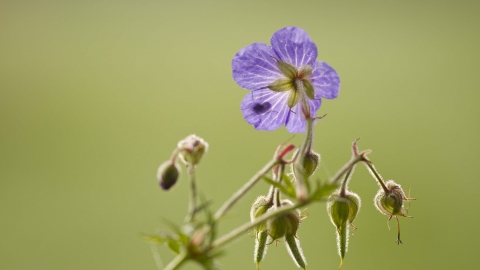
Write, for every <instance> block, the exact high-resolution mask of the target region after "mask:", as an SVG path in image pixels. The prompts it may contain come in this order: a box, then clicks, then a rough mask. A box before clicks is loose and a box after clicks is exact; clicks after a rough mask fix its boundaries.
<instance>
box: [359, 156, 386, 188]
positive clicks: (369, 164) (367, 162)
mask: <svg viewBox="0 0 480 270" xmlns="http://www.w3.org/2000/svg"><path fill="white" fill-rule="evenodd" d="M364 163H365V165H366V166H367V168H368V171H369V172H370V173H371V174H372V176H373V178H375V179H376V180H377V182H378V184H379V185H380V186H381V187H382V189H383V191H385V193H388V192H389V190H388V188H387V186H385V183H384V182H383V179H382V177H381V176H380V174H379V173H378V172H377V169H375V167H374V166H373V163H372V162H371V161H370V160H368V159H367V160H364Z"/></svg>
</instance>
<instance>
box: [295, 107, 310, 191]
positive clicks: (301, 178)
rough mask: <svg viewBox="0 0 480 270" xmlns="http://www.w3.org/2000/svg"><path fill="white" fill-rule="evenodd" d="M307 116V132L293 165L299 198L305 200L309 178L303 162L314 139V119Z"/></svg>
mask: <svg viewBox="0 0 480 270" xmlns="http://www.w3.org/2000/svg"><path fill="white" fill-rule="evenodd" d="M305 117H306V119H305V120H306V122H307V132H306V133H305V137H304V138H303V142H302V145H301V146H300V149H299V150H298V154H297V157H296V160H295V163H294V166H293V169H294V172H295V180H296V183H297V194H298V196H297V197H298V199H299V200H304V199H306V197H307V194H308V187H307V184H308V183H307V178H306V175H305V168H304V167H303V163H304V160H305V154H306V152H307V151H309V149H310V147H311V146H312V141H313V119H312V118H311V117H310V116H309V115H308V116H307V115H306V116H305Z"/></svg>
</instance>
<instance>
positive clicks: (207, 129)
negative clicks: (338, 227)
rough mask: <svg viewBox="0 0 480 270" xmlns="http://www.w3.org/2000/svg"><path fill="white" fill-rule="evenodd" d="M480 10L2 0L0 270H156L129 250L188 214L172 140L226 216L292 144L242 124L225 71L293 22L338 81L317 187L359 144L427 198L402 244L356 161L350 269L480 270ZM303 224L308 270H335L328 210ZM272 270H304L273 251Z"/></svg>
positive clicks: (235, 218) (414, 209)
mask: <svg viewBox="0 0 480 270" xmlns="http://www.w3.org/2000/svg"><path fill="white" fill-rule="evenodd" d="M479 14H480V2H479V1H293V2H292V1H252V0H244V1H217V0H210V1H207V0H201V1H159V0H156V1H153V0H137V1H102V0H95V1H21V0H20V1H0V124H1V125H0V269H12V270H13V269H116V270H119V269H152V270H153V269H157V268H156V266H155V263H154V260H153V257H152V254H151V251H150V248H149V246H148V245H147V244H145V243H144V242H142V240H140V239H139V237H138V236H139V234H140V233H154V232H156V231H157V230H158V228H166V226H165V224H164V223H163V222H162V219H163V218H167V219H169V220H171V221H173V222H177V223H180V222H181V221H182V220H183V218H184V216H185V214H186V209H187V203H188V202H187V197H188V181H187V178H186V173H185V171H184V172H183V175H182V178H181V179H180V181H179V182H178V183H177V185H176V186H175V188H174V189H172V190H171V191H170V192H164V191H162V190H160V188H159V187H158V185H157V182H156V177H155V175H156V170H157V167H158V165H159V164H160V163H161V162H163V161H164V160H166V159H167V158H168V157H169V156H170V154H171V152H172V150H173V149H174V147H175V146H176V143H177V142H178V141H179V140H180V139H182V138H184V137H185V136H187V135H189V134H191V133H196V134H197V135H199V136H201V137H203V138H205V140H207V141H208V142H209V143H210V151H209V152H208V154H207V155H206V157H205V158H204V160H202V163H201V166H200V167H199V168H198V170H197V175H198V178H199V182H200V183H199V185H200V189H201V190H202V191H203V192H204V194H205V195H206V196H207V197H208V198H211V199H213V201H214V209H217V208H218V207H219V206H220V205H221V203H222V202H223V201H224V200H226V198H228V197H229V196H230V195H231V194H232V193H233V192H234V191H235V190H236V189H237V188H238V187H240V186H241V185H242V184H243V183H244V182H245V181H246V180H247V179H249V178H250V177H251V176H252V175H253V174H254V173H255V172H256V171H257V170H258V169H260V168H261V167H262V166H263V165H264V164H265V163H266V162H267V161H268V160H269V159H270V158H271V156H272V154H273V151H274V150H275V148H276V147H277V145H278V144H280V143H282V142H284V141H285V140H286V139H288V138H289V137H290V136H291V135H290V134H289V133H287V132H286V130H285V128H281V129H279V130H276V131H274V132H264V131H256V130H254V129H253V127H252V126H250V125H248V124H247V123H246V122H245V121H244V120H243V117H242V114H241V112H240V110H239V106H240V101H241V100H242V98H243V97H244V95H245V94H246V93H247V91H245V90H243V89H241V88H240V87H239V86H237V85H236V84H235V82H234V81H233V79H232V76H231V66H230V63H231V59H232V57H233V56H234V54H235V53H236V52H237V51H238V50H240V49H241V48H243V47H245V46H247V45H248V44H250V43H253V42H265V43H269V41H270V37H271V35H272V34H273V33H274V32H275V31H276V30H278V29H280V28H283V27H285V26H290V25H294V26H299V27H302V28H303V29H305V30H306V31H307V32H308V33H309V34H310V36H311V38H312V39H313V40H314V41H315V42H316V44H317V46H318V51H319V56H318V59H319V60H323V61H326V62H328V63H329V64H330V65H332V66H333V67H334V68H335V69H336V70H337V71H338V73H339V75H340V78H341V81H342V86H341V90H340V96H339V98H338V99H336V100H324V102H323V105H322V108H321V109H320V111H319V112H318V114H319V115H322V114H324V113H328V117H327V118H326V119H324V120H322V121H321V122H320V123H319V124H317V125H316V128H315V132H316V142H315V149H316V150H317V151H318V152H320V153H321V154H322V166H321V168H320V169H319V170H318V171H317V174H316V176H317V177H319V178H321V179H326V178H327V177H330V176H332V175H333V174H334V173H335V171H336V170H337V169H338V168H340V167H341V166H342V165H343V164H344V163H345V162H346V161H347V160H348V159H349V157H350V143H351V142H352V141H353V140H354V139H356V138H358V137H361V138H362V139H361V141H360V142H359V146H360V148H361V149H367V148H369V149H372V150H373V153H372V154H371V155H370V158H371V159H372V161H374V162H375V165H376V167H377V168H378V169H379V171H380V173H381V174H382V175H383V176H384V177H385V178H386V179H395V180H396V181H397V182H399V183H400V184H402V186H403V187H404V188H405V190H406V192H408V190H410V189H411V196H412V197H416V198H417V201H415V202H412V203H411V208H410V211H409V214H411V215H413V216H414V219H401V225H402V235H403V237H402V239H403V242H404V244H403V245H401V246H397V245H396V244H395V242H394V240H395V238H396V224H395V222H394V221H391V222H390V226H391V227H392V228H391V230H390V231H389V230H388V228H387V224H386V219H387V218H386V216H382V215H381V214H380V213H379V212H377V210H376V209H375V208H374V206H373V203H372V199H373V196H374V195H375V193H376V191H377V188H378V187H377V185H376V183H375V182H374V181H373V179H372V178H371V177H370V176H369V174H368V173H367V171H366V169H365V168H364V167H363V166H359V167H358V168H357V170H356V173H355V175H354V178H353V181H352V183H351V185H350V187H351V189H352V190H354V191H355V192H357V193H358V194H359V195H360V196H361V197H362V199H363V206H362V209H361V211H360V214H359V216H358V218H357V220H356V223H355V225H356V226H357V227H358V228H359V229H358V231H357V232H355V234H354V236H353V237H351V242H350V246H349V252H348V253H347V256H346V262H345V265H344V269H384V268H385V267H388V268H389V269H392V270H394V269H402V270H403V269H472V267H474V265H477V264H478V259H477V258H476V256H478V255H477V253H478V251H479V250H480V244H479V240H480V237H479V233H478V229H477V228H476V227H477V226H476V225H477V224H479V222H480V214H479V211H478V209H477V208H476V206H477V205H478V204H479V199H478V197H479V196H478V194H477V193H478V190H479V188H480V183H479V177H478V168H475V167H476V166H478V162H479V155H478V153H479V152H480V143H479V135H480V128H479V119H480V107H479V102H480V91H479V90H480V79H479V77H480V76H479V71H480V67H479V62H480V53H479V49H480V30H479V26H480V16H479ZM301 138H302V137H301V136H296V137H295V138H294V139H293V142H294V143H295V144H297V145H298V144H299V142H300V141H301ZM267 188H268V187H267V185H266V184H265V183H260V184H259V185H258V186H257V187H256V188H255V189H254V191H253V192H252V193H251V194H249V196H247V197H246V198H245V199H244V200H242V201H241V202H240V203H239V204H238V205H236V207H235V208H234V209H233V211H232V213H231V214H230V215H229V219H227V220H226V221H225V223H223V225H222V226H221V232H223V233H225V232H227V230H229V229H232V228H234V227H235V226H237V225H239V224H242V223H243V222H245V221H246V220H247V219H248V212H249V209H250V204H251V203H252V202H253V200H254V198H255V197H256V196H257V195H259V194H262V193H265V192H266V190H267ZM307 212H308V214H309V217H308V218H307V219H306V220H305V221H304V222H303V223H302V225H301V227H300V230H299V233H298V235H299V237H300V239H301V241H302V246H303V248H304V251H305V255H306V257H307V261H308V263H309V269H337V266H338V263H339V258H338V255H337V251H336V243H335V233H334V227H333V225H332V224H331V223H330V221H329V219H328V217H327V215H326V211H325V204H318V205H314V206H311V207H309V208H308V209H307ZM253 242H254V241H253V239H252V238H251V237H249V236H247V235H245V236H244V237H242V238H240V239H239V240H237V241H235V242H234V243H233V244H232V245H230V246H229V248H228V253H227V254H226V256H224V257H223V258H222V259H221V261H220V262H221V264H222V265H223V266H224V269H229V270H230V269H254V264H253ZM159 252H160V254H161V255H162V259H163V260H164V262H168V261H169V260H170V259H171V258H172V255H171V253H170V252H169V251H168V250H167V249H166V248H165V247H163V246H160V247H159ZM183 269H200V268H199V267H198V266H196V265H194V264H188V265H186V266H185V267H184V268H183ZM262 269H266V270H267V269H296V268H295V266H294V264H293V262H292V261H291V259H290V258H289V256H288V255H287V253H286V251H285V247H284V246H283V243H281V244H280V245H278V247H275V246H274V245H272V246H271V247H270V249H269V252H268V254H267V256H266V258H265V261H264V263H263V264H262Z"/></svg>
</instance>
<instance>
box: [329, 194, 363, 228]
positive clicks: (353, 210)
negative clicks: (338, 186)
mask: <svg viewBox="0 0 480 270" xmlns="http://www.w3.org/2000/svg"><path fill="white" fill-rule="evenodd" d="M360 205H361V201H360V197H359V196H358V195H357V194H355V193H353V192H348V191H347V192H346V194H345V196H340V195H339V194H338V193H336V194H333V195H332V196H330V198H329V199H328V203H327V211H328V215H329V216H330V220H331V221H332V223H333V225H335V227H337V228H339V227H340V226H342V225H343V224H345V223H347V222H348V223H352V222H353V220H354V219H355V217H357V214H358V211H359V210H360Z"/></svg>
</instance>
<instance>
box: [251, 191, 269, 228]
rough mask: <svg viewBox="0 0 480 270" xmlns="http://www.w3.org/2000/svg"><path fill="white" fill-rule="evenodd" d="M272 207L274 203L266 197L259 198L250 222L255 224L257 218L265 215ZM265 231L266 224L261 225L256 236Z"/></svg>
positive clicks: (252, 210) (254, 204) (253, 207)
mask: <svg viewBox="0 0 480 270" xmlns="http://www.w3.org/2000/svg"><path fill="white" fill-rule="evenodd" d="M272 205H273V204H272V202H269V201H268V200H267V198H266V197H265V196H259V197H258V198H257V199H256V200H255V202H254V203H253V205H252V208H251V209H250V220H251V221H252V222H253V221H254V220H255V219H256V218H258V217H260V216H261V215H263V214H265V213H266V212H267V210H268V209H269V208H270V207H272ZM263 229H265V223H262V224H259V225H258V226H257V227H255V235H256V234H257V233H258V232H259V231H262V230H263Z"/></svg>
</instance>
